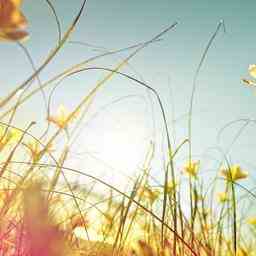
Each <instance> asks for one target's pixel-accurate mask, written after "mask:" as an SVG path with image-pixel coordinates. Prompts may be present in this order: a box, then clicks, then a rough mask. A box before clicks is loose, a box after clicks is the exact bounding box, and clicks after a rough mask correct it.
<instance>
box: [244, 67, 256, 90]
mask: <svg viewBox="0 0 256 256" xmlns="http://www.w3.org/2000/svg"><path fill="white" fill-rule="evenodd" d="M248 72H249V74H250V76H252V77H253V78H256V65H255V64H251V65H249V68H248ZM242 82H243V83H244V84H245V85H247V86H256V82H255V81H252V80H249V79H242Z"/></svg>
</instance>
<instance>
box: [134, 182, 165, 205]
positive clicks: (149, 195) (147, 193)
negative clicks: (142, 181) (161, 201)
mask: <svg viewBox="0 0 256 256" xmlns="http://www.w3.org/2000/svg"><path fill="white" fill-rule="evenodd" d="M160 194H161V192H160V190H159V189H156V188H155V189H154V188H150V187H147V186H143V187H141V188H140V189H139V195H140V196H142V198H143V199H147V200H149V202H150V204H153V203H154V202H155V201H156V200H157V199H158V197H159V196H160Z"/></svg>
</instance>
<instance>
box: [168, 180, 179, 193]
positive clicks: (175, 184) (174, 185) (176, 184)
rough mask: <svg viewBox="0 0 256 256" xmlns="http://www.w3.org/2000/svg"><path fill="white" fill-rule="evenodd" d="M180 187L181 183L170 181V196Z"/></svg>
mask: <svg viewBox="0 0 256 256" xmlns="http://www.w3.org/2000/svg"><path fill="white" fill-rule="evenodd" d="M178 185H179V182H177V181H175V182H174V181H173V180H170V181H169V182H168V184H167V192H168V193H169V194H172V193H174V192H175V190H176V189H177V187H178Z"/></svg>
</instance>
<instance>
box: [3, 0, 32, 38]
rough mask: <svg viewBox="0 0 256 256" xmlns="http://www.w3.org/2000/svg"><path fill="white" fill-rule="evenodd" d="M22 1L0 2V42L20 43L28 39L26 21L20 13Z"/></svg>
mask: <svg viewBox="0 0 256 256" xmlns="http://www.w3.org/2000/svg"><path fill="white" fill-rule="evenodd" d="M21 4H22V0H5V1H1V2H0V40H1V41H21V40H24V39H25V38H27V37H28V32H27V31H25V29H26V27H27V19H26V18H25V16H24V15H23V14H22V12H21V11H20V6H21Z"/></svg>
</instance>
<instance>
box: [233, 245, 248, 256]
mask: <svg viewBox="0 0 256 256" xmlns="http://www.w3.org/2000/svg"><path fill="white" fill-rule="evenodd" d="M236 256H249V252H248V250H246V249H245V248H242V247H239V248H238V249H237V251H236Z"/></svg>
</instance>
